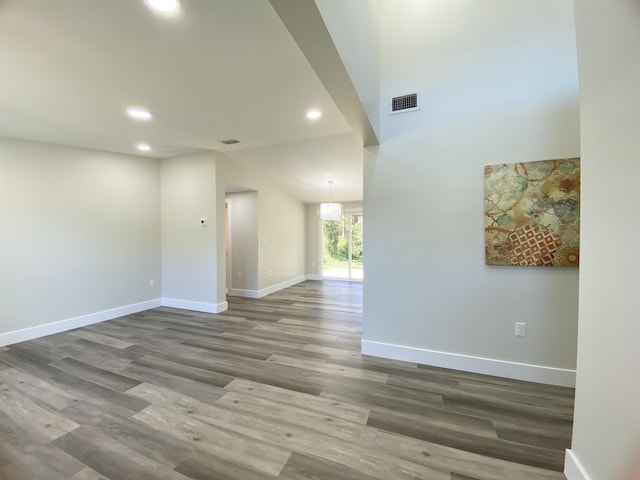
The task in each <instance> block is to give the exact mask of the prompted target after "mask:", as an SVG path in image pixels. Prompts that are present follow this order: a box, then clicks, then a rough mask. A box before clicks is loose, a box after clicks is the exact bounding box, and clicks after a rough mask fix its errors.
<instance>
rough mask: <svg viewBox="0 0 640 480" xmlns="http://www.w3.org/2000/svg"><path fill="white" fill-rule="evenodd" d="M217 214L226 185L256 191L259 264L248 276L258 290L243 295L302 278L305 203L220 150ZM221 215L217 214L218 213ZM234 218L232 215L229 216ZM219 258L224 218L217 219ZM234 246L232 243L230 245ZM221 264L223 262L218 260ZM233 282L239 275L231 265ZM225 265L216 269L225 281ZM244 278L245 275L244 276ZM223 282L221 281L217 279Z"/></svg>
mask: <svg viewBox="0 0 640 480" xmlns="http://www.w3.org/2000/svg"><path fill="white" fill-rule="evenodd" d="M216 172H217V182H218V187H217V188H218V209H219V212H218V214H219V216H221V215H223V214H224V212H223V209H224V191H225V188H226V187H227V186H233V187H234V188H238V187H243V188H245V189H246V190H252V191H256V192H257V202H258V241H259V244H258V268H257V278H254V279H252V280H251V282H253V283H252V284H255V282H256V280H257V290H252V291H246V292H244V295H246V296H263V295H266V294H268V293H271V292H272V291H276V290H277V289H278V288H281V287H284V286H286V285H289V284H293V283H296V282H299V281H302V280H304V278H305V206H304V204H303V203H302V202H300V201H299V200H297V199H295V198H293V197H291V196H290V195H288V194H286V193H284V192H283V191H282V190H280V189H279V188H278V187H277V186H275V185H273V184H272V183H271V182H270V181H268V180H266V179H265V178H264V177H263V176H261V175H260V174H258V173H256V172H253V171H251V170H250V169H248V168H246V167H245V166H244V165H243V164H241V163H240V162H239V161H237V160H232V159H231V158H229V157H227V156H226V155H224V154H222V153H217V154H216ZM219 218H220V217H219ZM231 221H232V222H233V219H232V220H231ZM218 229H219V239H218V241H219V245H221V246H222V247H221V248H219V249H218V258H219V259H220V262H223V259H224V258H225V252H224V218H223V217H222V218H220V220H219V225H218ZM232 248H233V246H232ZM221 264H222V263H221ZM232 274H233V280H232V285H233V284H234V281H235V279H236V278H237V277H238V270H237V268H235V267H234V271H233V272H232ZM224 275H225V273H224V269H220V271H219V272H218V277H219V280H218V281H219V282H224ZM244 277H245V280H246V281H249V279H247V277H246V275H245V276H244ZM220 284H221V285H224V283H220Z"/></svg>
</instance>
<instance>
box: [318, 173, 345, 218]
mask: <svg viewBox="0 0 640 480" xmlns="http://www.w3.org/2000/svg"><path fill="white" fill-rule="evenodd" d="M332 185H333V180H329V203H321V204H320V220H339V219H340V215H341V214H342V205H340V204H339V203H333V201H332V200H331V186H332Z"/></svg>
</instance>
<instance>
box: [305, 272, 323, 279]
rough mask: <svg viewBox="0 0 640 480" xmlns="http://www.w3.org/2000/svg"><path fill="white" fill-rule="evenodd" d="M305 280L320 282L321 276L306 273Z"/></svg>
mask: <svg viewBox="0 0 640 480" xmlns="http://www.w3.org/2000/svg"><path fill="white" fill-rule="evenodd" d="M305 278H306V279H307V280H322V275H316V274H312V273H308V274H307V275H305Z"/></svg>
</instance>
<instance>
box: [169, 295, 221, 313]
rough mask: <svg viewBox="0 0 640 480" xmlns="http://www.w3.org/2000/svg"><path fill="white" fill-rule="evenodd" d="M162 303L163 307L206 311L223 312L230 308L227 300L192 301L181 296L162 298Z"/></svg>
mask: <svg viewBox="0 0 640 480" xmlns="http://www.w3.org/2000/svg"><path fill="white" fill-rule="evenodd" d="M160 305H161V306H163V307H171V308H180V309H182V310H193V311H194V312H205V313H222V312H224V311H225V310H227V309H228V308H229V304H228V303H227V302H220V303H205V302H192V301H191V300H181V299H179V298H161V299H160Z"/></svg>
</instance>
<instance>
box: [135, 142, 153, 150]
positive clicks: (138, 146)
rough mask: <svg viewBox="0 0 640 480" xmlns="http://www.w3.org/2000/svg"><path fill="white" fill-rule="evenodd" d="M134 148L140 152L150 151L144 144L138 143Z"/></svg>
mask: <svg viewBox="0 0 640 480" xmlns="http://www.w3.org/2000/svg"><path fill="white" fill-rule="evenodd" d="M136 148H137V149H138V150H140V151H141V152H148V151H150V150H151V147H150V146H149V145H147V144H146V143H139V144H137V145H136Z"/></svg>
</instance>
